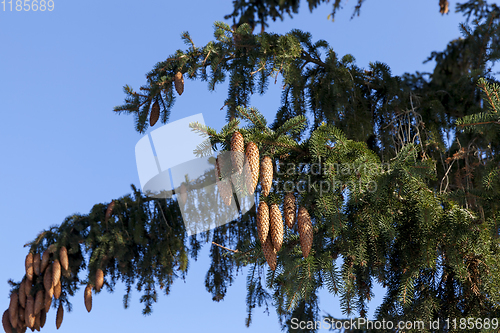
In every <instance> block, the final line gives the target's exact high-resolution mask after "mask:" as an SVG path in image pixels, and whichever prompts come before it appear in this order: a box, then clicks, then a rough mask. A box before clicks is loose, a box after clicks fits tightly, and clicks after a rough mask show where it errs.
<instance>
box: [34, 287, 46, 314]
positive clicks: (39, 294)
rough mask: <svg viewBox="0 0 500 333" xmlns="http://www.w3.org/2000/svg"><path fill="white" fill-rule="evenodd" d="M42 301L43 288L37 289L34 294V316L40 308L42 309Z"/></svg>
mask: <svg viewBox="0 0 500 333" xmlns="http://www.w3.org/2000/svg"><path fill="white" fill-rule="evenodd" d="M44 302H45V295H44V292H43V290H38V291H37V292H36V296H35V307H34V313H35V316H36V315H37V314H39V313H40V310H42V309H43V307H44Z"/></svg>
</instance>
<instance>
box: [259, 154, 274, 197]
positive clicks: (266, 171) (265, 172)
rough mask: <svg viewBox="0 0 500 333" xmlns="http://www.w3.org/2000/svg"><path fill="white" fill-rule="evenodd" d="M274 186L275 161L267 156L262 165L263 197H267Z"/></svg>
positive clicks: (261, 183) (261, 182)
mask: <svg viewBox="0 0 500 333" xmlns="http://www.w3.org/2000/svg"><path fill="white" fill-rule="evenodd" d="M272 184H273V161H272V160H271V158H270V157H269V156H265V157H264V158H263V159H262V162H261V164H260V185H261V186H262V195H263V196H265V197H267V196H268V195H269V191H271V185H272Z"/></svg>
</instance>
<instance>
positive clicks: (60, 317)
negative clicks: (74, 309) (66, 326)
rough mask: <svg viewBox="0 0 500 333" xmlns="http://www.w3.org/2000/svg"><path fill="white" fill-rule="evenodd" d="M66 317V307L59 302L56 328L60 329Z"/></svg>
mask: <svg viewBox="0 0 500 333" xmlns="http://www.w3.org/2000/svg"><path fill="white" fill-rule="evenodd" d="M63 317H64V308H63V305H62V304H59V307H58V308H57V317H56V328H57V329H59V327H61V324H62V321H63Z"/></svg>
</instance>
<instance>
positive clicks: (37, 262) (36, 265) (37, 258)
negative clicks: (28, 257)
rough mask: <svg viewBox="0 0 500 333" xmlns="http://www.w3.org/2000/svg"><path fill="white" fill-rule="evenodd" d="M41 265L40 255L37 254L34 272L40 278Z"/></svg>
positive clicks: (34, 260) (34, 261)
mask: <svg viewBox="0 0 500 333" xmlns="http://www.w3.org/2000/svg"><path fill="white" fill-rule="evenodd" d="M40 264H41V259H40V253H35V255H34V256H33V272H34V273H35V274H36V275H38V276H40Z"/></svg>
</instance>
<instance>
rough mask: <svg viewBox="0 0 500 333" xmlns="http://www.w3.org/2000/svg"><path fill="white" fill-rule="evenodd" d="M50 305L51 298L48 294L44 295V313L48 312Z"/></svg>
mask: <svg viewBox="0 0 500 333" xmlns="http://www.w3.org/2000/svg"><path fill="white" fill-rule="evenodd" d="M51 305H52V297H51V296H50V295H49V293H47V292H46V293H45V300H44V310H45V312H46V313H47V312H49V310H50V306H51Z"/></svg>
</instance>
